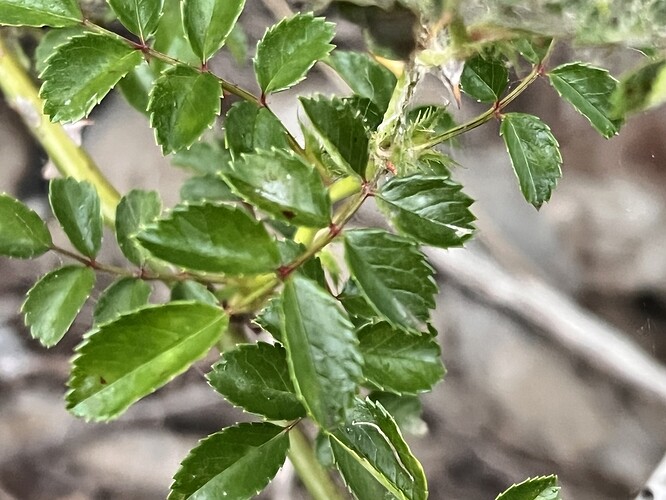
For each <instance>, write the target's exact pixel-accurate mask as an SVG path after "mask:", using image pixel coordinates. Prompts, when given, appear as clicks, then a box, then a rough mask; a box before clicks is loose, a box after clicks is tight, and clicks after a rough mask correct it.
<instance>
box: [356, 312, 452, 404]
mask: <svg viewBox="0 0 666 500" xmlns="http://www.w3.org/2000/svg"><path fill="white" fill-rule="evenodd" d="M358 340H359V343H360V344H359V348H360V350H361V354H362V356H363V361H364V364H363V376H364V377H365V378H366V379H367V380H368V381H369V382H371V383H372V384H373V385H374V386H376V387H378V388H379V389H381V390H383V391H389V392H393V393H396V394H417V393H419V392H426V391H429V390H431V389H432V387H433V386H434V385H435V384H436V383H437V382H439V381H440V380H442V378H443V377H444V373H445V371H444V366H443V365H442V360H441V357H440V349H439V345H437V342H436V341H435V339H434V338H433V337H432V336H431V335H428V334H421V335H409V334H407V333H406V332H404V331H401V330H397V329H395V328H391V326H390V325H389V324H388V323H377V324H374V325H366V326H364V327H363V328H361V330H360V331H359V332H358Z"/></svg>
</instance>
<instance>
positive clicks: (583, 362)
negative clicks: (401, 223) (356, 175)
mask: <svg viewBox="0 0 666 500" xmlns="http://www.w3.org/2000/svg"><path fill="white" fill-rule="evenodd" d="M390 3H391V2H387V5H388V4H390ZM288 7H292V8H293V7H294V5H293V4H292V5H288V4H286V3H283V2H279V1H259V0H256V1H252V2H248V7H247V9H246V12H245V13H244V14H243V16H242V18H241V21H242V24H243V27H244V29H245V32H246V35H247V37H248V41H249V47H250V52H252V48H253V47H254V45H255V41H256V40H257V39H259V38H260V37H261V36H262V35H263V32H264V30H265V27H266V26H269V25H271V24H273V23H274V22H275V21H276V19H279V18H280V17H282V16H283V15H285V14H286V13H287V12H285V9H286V8H288ZM295 7H299V6H298V5H296V6H295ZM373 12H374V14H373V15H374V16H375V17H370V18H368V19H376V18H379V19H380V21H367V19H365V18H364V19H365V20H364V21H363V23H368V22H369V23H370V24H369V25H368V24H365V25H363V27H364V28H366V29H375V30H379V31H382V30H384V31H388V32H389V33H390V35H391V36H390V37H399V36H401V33H403V32H402V31H400V30H399V29H397V28H395V26H402V24H401V19H403V18H401V17H400V16H401V15H402V14H403V13H402V12H400V13H398V14H397V15H391V16H389V15H388V14H386V13H391V12H392V11H391V10H390V9H389V10H381V9H379V10H377V11H373ZM329 14H330V16H331V20H333V21H335V22H337V23H338V29H337V32H338V37H337V38H336V43H337V45H338V46H339V47H343V48H352V47H359V46H361V45H362V44H363V37H362V29H361V27H360V26H359V24H358V22H359V21H358V18H353V17H351V18H352V19H353V20H354V21H355V22H351V21H350V16H349V15H348V13H346V12H345V11H344V9H341V8H340V7H339V6H337V5H334V6H332V7H329ZM385 14H386V15H387V16H388V17H384V18H383V17H382V16H384V15H385ZM396 19H397V21H396ZM394 21H395V22H397V24H395V25H392V24H390V23H391V22H394ZM373 23H374V24H373ZM403 31H404V30H403ZM407 33H409V30H407ZM637 57H638V54H637V53H635V52H632V51H629V50H624V51H623V50H618V49H611V48H608V47H603V46H602V47H597V48H595V49H580V48H572V47H560V48H559V49H558V51H557V52H556V53H555V55H554V57H553V61H552V64H553V65H555V64H557V63H559V62H563V61H565V60H567V61H568V60H574V59H575V58H581V59H582V60H585V61H591V62H595V63H598V64H599V65H601V66H604V67H608V68H609V69H611V71H612V73H613V74H615V75H618V74H619V73H621V72H622V71H623V70H625V69H627V68H630V67H632V66H634V65H635V64H636V61H637ZM212 69H213V71H214V72H216V73H217V74H220V75H224V76H225V77H228V78H229V79H231V80H233V81H235V82H237V83H239V84H241V85H243V86H245V87H249V88H256V87H255V84H254V83H253V81H252V67H251V63H250V62H247V63H245V64H242V63H239V62H238V61H237V60H236V59H234V58H233V57H232V56H231V55H230V54H229V53H227V52H226V51H223V52H222V53H221V54H220V56H219V57H218V58H217V59H215V60H214V61H213V63H212ZM347 91H348V90H347V89H346V87H345V86H344V84H343V83H342V82H341V81H339V80H337V79H335V77H333V76H331V74H330V73H329V72H327V71H325V68H321V67H319V66H318V67H316V68H315V69H314V70H313V71H312V72H311V74H310V77H309V78H308V80H307V81H306V82H304V83H303V84H301V85H299V86H298V87H296V88H295V89H293V90H292V91H289V92H285V93H281V94H278V95H275V96H274V97H273V98H272V100H271V101H270V104H271V106H272V107H273V108H274V109H275V110H276V112H277V113H278V114H279V115H280V116H281V117H282V118H283V119H284V121H285V124H286V125H287V126H288V128H290V130H291V131H292V132H294V133H295V134H298V121H297V119H298V116H299V115H298V109H297V107H296V102H297V101H296V96H297V95H300V94H312V93H316V92H342V93H344V92H347ZM418 96H419V100H421V101H423V102H428V103H435V104H440V105H443V104H445V102H446V100H448V99H450V98H451V96H450V95H449V94H448V93H447V91H446V90H445V89H444V88H443V86H442V85H441V82H440V81H439V80H438V79H436V78H431V79H429V80H428V81H426V82H425V83H424V85H422V87H421V88H420V90H419V94H418ZM231 102H232V100H231V99H229V100H228V102H225V104H224V106H225V109H227V107H228V106H229V104H230V103H231ZM452 109H453V112H454V114H455V115H456V118H457V119H459V120H461V121H462V120H464V119H465V117H470V116H474V115H476V114H478V113H479V112H482V111H483V110H484V108H482V107H480V106H479V105H477V104H475V103H471V102H470V101H469V100H463V103H462V106H461V108H460V109H455V104H453V105H452ZM511 110H515V111H524V112H529V113H534V114H536V115H539V116H540V117H541V118H542V119H543V120H544V121H546V122H547V123H548V124H549V125H550V126H551V128H552V130H553V133H554V134H555V136H556V137H557V138H558V140H559V142H560V145H561V147H562V155H563V157H564V165H563V171H564V176H563V179H562V180H561V182H560V184H559V187H558V189H557V190H556V191H555V193H554V195H553V199H552V201H551V202H550V203H548V204H547V205H545V206H544V207H543V208H542V209H541V210H540V211H539V212H536V211H535V210H534V208H533V207H532V206H530V205H528V204H527V203H525V201H524V199H523V198H522V195H521V193H520V191H519V189H518V185H517V181H516V179H515V177H514V174H513V172H512V170H511V165H510V163H509V159H508V156H507V154H506V151H505V149H504V146H503V143H502V142H501V140H500V138H499V136H498V124H496V123H494V122H491V123H488V124H487V125H486V126H484V127H482V128H481V129H477V130H475V131H473V132H471V133H469V134H466V135H465V136H464V137H463V138H462V139H461V140H460V144H459V145H458V147H456V148H455V149H454V150H453V151H452V155H453V157H454V158H455V160H456V161H457V162H458V163H460V167H458V168H457V169H456V170H455V173H454V175H455V177H456V178H457V179H458V180H459V181H461V182H462V183H463V185H464V186H465V190H466V192H467V193H468V194H470V195H471V196H472V197H473V198H474V199H475V200H476V203H475V205H474V206H473V211H474V213H475V214H476V216H477V218H478V228H479V233H478V237H477V239H476V240H475V241H474V242H473V243H471V244H470V245H468V246H467V247H466V248H465V249H456V250H450V251H443V250H432V251H429V256H430V258H431V259H432V262H433V264H434V266H435V268H436V270H437V277H438V282H439V285H440V288H441V293H440V295H439V297H438V301H437V309H436V311H434V313H433V317H434V323H435V326H436V327H437V328H438V331H439V332H440V341H441V344H442V349H443V358H444V362H445V365H446V367H447V369H448V374H447V377H446V378H445V380H444V382H442V383H441V384H439V385H438V386H437V387H436V388H435V390H434V392H432V393H431V394H428V395H425V396H424V397H423V398H422V401H423V415H422V421H420V422H414V425H413V426H410V427H412V430H413V431H414V432H413V433H412V434H409V435H408V440H409V442H410V444H411V446H412V448H413V450H414V452H415V454H416V456H417V457H418V458H419V459H420V460H421V461H422V462H423V464H424V467H425V470H426V473H427V476H428V479H429V482H430V490H431V498H433V499H436V500H440V499H453V500H457V499H461V500H462V499H464V500H477V499H478V500H483V499H492V498H495V496H496V495H497V494H498V493H499V492H500V491H502V490H504V489H505V488H507V487H508V486H509V485H511V484H512V483H514V482H519V481H521V480H523V479H524V478H527V477H529V476H535V475H541V474H550V473H556V474H558V475H559V477H560V480H561V484H562V486H563V498H566V499H582V500H597V499H598V500H615V499H617V500H620V499H628V498H634V497H636V496H637V495H641V498H644V499H650V498H664V497H659V496H658V495H659V494H660V491H661V490H659V489H658V486H655V485H656V483H654V484H655V485H653V486H652V492H650V491H648V490H643V487H644V485H645V483H646V480H647V479H648V477H649V476H650V475H651V474H652V472H653V471H654V470H655V468H656V467H657V464H658V463H659V462H660V460H661V459H662V457H663V456H664V452H665V451H666V368H665V367H664V362H665V361H666V141H665V140H664V137H665V135H666V119H665V118H664V112H663V109H657V110H656V111H653V112H650V113H645V114H642V115H640V116H636V117H634V118H632V119H631V120H629V121H628V123H627V124H626V125H625V126H624V128H623V129H622V131H621V133H620V135H619V136H618V137H614V138H612V139H610V140H605V139H603V138H601V137H600V136H599V135H598V134H597V133H596V132H595V131H594V130H593V129H592V128H591V127H590V126H589V124H588V122H587V121H586V120H585V119H584V118H583V117H581V116H580V115H578V114H577V113H576V112H575V111H573V109H571V108H570V107H569V106H568V105H566V104H565V103H562V102H560V100H559V99H558V97H557V95H556V93H555V92H554V91H553V90H552V89H551V88H550V87H549V85H548V83H547V82H546V81H545V80H544V81H538V82H537V83H535V84H534V85H533V86H532V87H531V88H530V89H529V90H528V92H526V93H525V94H524V95H523V96H521V97H520V99H519V100H518V101H516V102H515V103H514V104H512V105H511ZM82 125H83V124H79V126H74V127H71V132H72V134H74V135H75V136H76V137H79V138H81V139H82V141H83V146H84V147H85V149H86V150H87V151H88V152H89V153H90V154H91V155H92V157H93V158H94V159H95V160H96V162H97V163H98V164H99V165H100V167H101V168H102V170H103V171H104V172H105V174H107V175H108V177H109V178H110V179H111V181H112V182H113V183H114V184H115V185H116V186H117V188H118V189H119V190H120V192H126V191H128V190H129V189H132V188H137V187H138V188H146V189H157V190H158V191H160V192H161V193H162V195H163V198H164V200H165V204H166V206H173V204H175V203H176V202H177V201H178V199H179V194H178V193H179V188H180V184H181V182H182V180H183V179H184V178H185V177H186V173H185V172H183V171H182V170H179V169H178V168H175V167H173V166H172V165H171V163H170V161H169V159H168V158H167V159H165V158H163V157H162V156H161V154H160V151H159V148H158V147H157V146H156V145H155V141H154V138H153V135H152V132H151V130H150V129H149V127H148V124H147V119H146V118H145V117H144V116H143V115H142V114H140V113H139V112H137V111H135V110H134V109H132V108H131V107H129V105H127V104H126V103H125V101H124V100H123V98H122V97H121V96H120V95H118V94H115V93H113V94H111V95H110V96H109V97H107V98H106V99H105V100H104V102H103V103H102V104H101V105H100V106H99V107H98V108H97V109H96V110H95V112H94V113H93V115H92V116H91V119H90V120H89V122H88V123H86V124H85V126H82ZM46 161H47V158H46V157H45V155H44V153H43V152H42V150H41V149H40V148H39V146H38V145H37V144H36V143H35V142H34V141H33V139H32V138H31V136H30V134H29V132H28V131H27V129H26V128H25V127H24V125H23V123H22V122H21V120H20V118H19V115H18V114H16V113H15V112H14V110H12V109H9V107H8V106H7V105H5V104H4V102H0V192H7V193H10V194H12V195H14V196H17V197H19V198H21V199H23V200H25V201H27V202H28V203H29V204H30V205H31V206H32V207H33V208H34V209H35V210H37V211H38V212H39V213H41V214H42V215H44V216H46V214H48V213H49V211H48V203H47V201H46V189H47V182H46V181H45V180H44V172H45V170H46V171H47V172H48V171H49V168H48V166H47V165H46ZM356 222H357V223H358V224H377V223H378V222H377V218H376V216H375V214H374V212H373V210H372V208H369V209H368V210H366V211H365V212H363V213H361V214H360V215H359V218H358V220H357V221H356ZM50 225H51V228H52V230H53V232H54V234H56V235H58V234H59V233H58V229H57V227H56V224H55V223H54V221H53V220H51V222H50ZM56 238H57V236H56ZM106 239H107V240H109V241H113V236H112V234H110V233H108V234H106ZM62 241H64V240H62ZM109 246H110V247H112V246H113V245H109ZM105 252H106V253H105V254H104V255H103V256H102V259H105V260H106V261H110V262H114V260H117V261H118V262H121V260H120V256H119V255H117V254H116V253H114V252H113V250H112V249H106V250H105ZM57 259H58V258H57V257H54V256H48V255H47V256H45V257H42V258H41V259H39V260H37V261H34V262H33V261H29V262H24V261H10V260H7V259H2V260H0V276H1V277H2V279H0V499H2V500H4V499H5V498H6V499H19V500H24V499H25V500H32V499H35V500H41V499H44V500H65V499H67V500H79V499H99V500H106V499H109V500H110V499H119V500H120V499H128V500H129V499H137V500H138V499H153V498H164V497H165V496H166V493H167V490H168V486H169V484H170V482H171V476H172V475H173V474H174V473H175V471H176V470H177V467H178V464H179V462H180V461H181V460H182V459H183V458H184V457H185V456H186V454H187V452H188V451H189V449H190V448H191V447H192V446H193V445H194V444H195V443H196V442H197V440H198V439H200V438H202V437H204V436H205V435H207V434H209V433H212V432H215V431H217V430H219V429H220V428H221V427H224V426H227V425H230V424H231V423H233V422H235V421H238V420H249V419H250V417H249V416H248V415H246V414H241V413H240V412H238V411H237V410H235V409H233V408H231V407H230V406H228V405H226V404H225V403H224V402H223V401H222V400H221V398H220V397H218V395H217V394H216V393H214V392H213V391H211V390H209V388H208V387H207V385H206V383H205V380H204V378H203V373H205V372H206V371H207V369H208V367H209V366H210V364H211V363H212V362H214V361H215V357H214V356H211V357H209V358H208V359H206V360H203V361H202V362H201V363H199V364H198V365H197V366H196V367H195V368H193V369H192V370H190V371H189V372H187V373H186V374H185V375H184V376H181V377H180V378H178V379H177V380H176V381H174V382H172V383H171V384H169V385H168V386H167V387H166V388H164V389H162V390H160V391H158V392H157V393H155V394H154V395H151V396H149V397H147V398H145V399H144V400H143V401H141V402H139V403H138V404H136V405H135V406H134V407H133V408H132V409H130V410H129V411H128V412H127V413H126V414H125V415H124V416H123V417H121V418H120V419H118V420H117V421H115V422H112V423H109V424H88V423H85V422H82V421H79V420H76V419H74V418H73V417H71V416H70V415H68V414H67V412H66V411H65V410H64V401H63V395H64V392H65V381H66V379H67V374H68V361H69V358H70V356H71V352H72V348H73V346H74V345H76V343H77V342H78V340H79V339H80V335H81V334H82V333H83V332H85V331H86V330H87V328H88V327H89V320H90V311H84V313H83V314H82V316H81V317H80V319H79V320H78V321H77V323H76V324H75V325H74V327H73V329H72V331H71V332H70V334H69V335H68V336H67V337H66V338H65V340H64V341H63V342H62V343H61V344H60V345H59V346H58V347H57V348H54V349H52V350H50V351H46V350H45V349H43V348H41V347H40V346H39V345H38V343H37V342H34V341H32V340H31V339H30V337H29V334H28V333H27V331H26V328H25V327H24V326H23V323H22V319H21V318H20V315H19V314H18V310H19V308H20V305H21V302H22V300H23V296H24V294H25V292H26V291H27V290H28V288H29V287H30V286H31V285H32V284H33V283H34V281H35V280H36V279H37V278H38V277H39V276H40V275H41V274H43V273H44V272H46V271H48V270H50V269H51V268H52V267H53V265H54V264H56V263H57ZM107 283H108V280H106V278H103V277H102V278H100V282H99V285H104V284H107ZM98 295H99V291H98V292H96V295H94V296H93V297H95V296H98ZM650 495H652V496H650ZM262 498H265V499H269V498H270V499H273V500H289V499H300V498H306V497H305V496H304V494H303V491H302V488H301V486H300V485H299V484H298V480H297V478H296V477H295V474H294V472H293V469H292V468H291V467H290V466H289V465H287V466H285V468H284V469H283V470H282V471H281V472H280V473H279V475H278V477H277V478H276V479H275V481H274V482H273V483H272V484H271V486H270V487H269V488H268V489H267V490H266V492H265V493H263V494H262Z"/></svg>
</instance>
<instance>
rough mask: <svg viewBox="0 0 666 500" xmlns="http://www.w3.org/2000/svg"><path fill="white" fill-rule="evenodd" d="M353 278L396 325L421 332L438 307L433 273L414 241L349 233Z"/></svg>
mask: <svg viewBox="0 0 666 500" xmlns="http://www.w3.org/2000/svg"><path fill="white" fill-rule="evenodd" d="M345 257H346V259H347V263H348V264H349V268H350V271H351V273H352V276H353V277H354V279H355V280H356V283H357V284H358V286H359V287H360V288H361V290H362V291H363V293H364V294H365V296H366V297H367V298H368V300H369V302H370V303H371V304H372V306H373V307H374V309H375V310H376V311H377V312H378V313H379V314H380V315H381V316H383V317H384V318H385V319H387V320H388V321H389V322H391V323H392V324H393V325H396V326H402V327H404V328H407V329H412V330H420V329H421V328H422V327H423V324H424V322H425V321H427V320H428V318H429V317H430V312H429V310H430V309H433V308H434V307H435V299H434V294H435V293H437V285H436V284H435V280H434V279H433V269H432V267H430V265H429V264H428V262H427V261H426V259H425V256H424V255H423V254H422V253H421V252H420V251H419V246H418V244H417V243H414V242H413V241H412V240H409V239H407V238H404V237H402V236H397V235H394V234H391V233H388V232H386V231H384V230H381V229H359V230H354V231H347V232H345Z"/></svg>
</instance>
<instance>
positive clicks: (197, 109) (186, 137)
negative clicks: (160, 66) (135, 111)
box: [148, 66, 222, 154]
mask: <svg viewBox="0 0 666 500" xmlns="http://www.w3.org/2000/svg"><path fill="white" fill-rule="evenodd" d="M221 99H222V87H221V86H220V83H219V82H218V80H217V78H216V77H215V76H214V75H212V74H211V73H208V72H199V71H196V70H195V69H193V68H190V67H189V66H175V67H174V68H171V69H169V70H167V71H165V72H164V73H162V76H160V77H159V78H158V79H157V81H156V82H155V86H154V87H153V90H152V92H151V94H150V101H149V103H148V112H149V113H150V125H151V127H153V128H154V129H155V138H156V139H157V144H159V145H160V146H161V147H162V152H163V153H164V154H167V153H170V152H172V151H178V150H179V149H183V148H186V147H188V146H191V145H192V143H194V142H195V141H196V140H197V139H198V138H199V137H200V136H201V134H203V133H204V131H205V130H206V129H207V128H209V127H211V126H212V124H213V122H214V121H215V117H216V116H217V115H219V114H220V106H221V104H220V103H221Z"/></svg>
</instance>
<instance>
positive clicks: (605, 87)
mask: <svg viewBox="0 0 666 500" xmlns="http://www.w3.org/2000/svg"><path fill="white" fill-rule="evenodd" d="M548 78H549V79H550V84H551V85H552V86H553V87H554V88H555V90H557V93H558V94H560V96H561V97H562V98H563V99H564V100H565V101H567V102H569V103H570V104H571V105H572V106H573V107H574V108H576V111H578V112H579V113H580V114H581V115H583V116H584V117H585V118H587V119H588V120H589V121H590V123H591V124H592V126H593V127H594V128H595V129H597V131H598V132H599V133H600V134H601V135H603V136H604V137H605V138H607V139H608V138H610V137H612V136H614V135H615V134H617V131H618V129H619V126H620V123H621V120H617V119H611V117H610V115H611V111H612V105H611V97H612V96H613V93H614V92H615V90H616V88H617V84H618V82H617V80H616V79H615V78H613V77H612V76H611V75H610V74H609V73H608V71H606V70H605V69H601V68H595V67H593V66H590V65H588V64H583V63H579V62H575V63H569V64H564V65H562V66H558V67H557V68H555V69H554V70H552V71H550V72H549V73H548Z"/></svg>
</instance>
